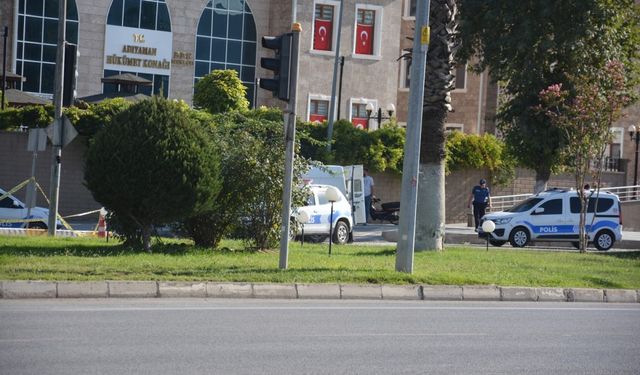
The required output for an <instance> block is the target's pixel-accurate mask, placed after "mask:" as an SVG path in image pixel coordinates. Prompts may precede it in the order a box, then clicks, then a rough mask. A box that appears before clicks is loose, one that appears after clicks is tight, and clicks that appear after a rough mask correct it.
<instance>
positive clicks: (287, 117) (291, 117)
mask: <svg viewBox="0 0 640 375" xmlns="http://www.w3.org/2000/svg"><path fill="white" fill-rule="evenodd" d="M291 31H292V33H291V34H292V35H293V36H292V39H291V55H290V56H291V57H290V58H291V60H290V65H289V66H290V71H289V79H290V84H289V104H288V105H287V109H286V110H285V112H284V123H285V128H284V129H285V141H286V153H285V162H284V189H283V192H282V231H281V233H280V261H279V268H280V269H281V270H286V269H287V267H288V266H289V232H290V230H291V190H292V185H293V158H294V156H295V155H294V145H295V140H296V97H297V93H298V87H297V86H298V55H299V50H300V32H301V31H302V28H301V26H300V24H299V23H294V24H293V26H292V29H291Z"/></svg>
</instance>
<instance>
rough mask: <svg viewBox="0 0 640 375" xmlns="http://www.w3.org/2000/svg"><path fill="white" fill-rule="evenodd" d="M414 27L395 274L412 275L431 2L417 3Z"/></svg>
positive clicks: (427, 0) (428, 0)
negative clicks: (404, 273) (397, 272)
mask: <svg viewBox="0 0 640 375" xmlns="http://www.w3.org/2000/svg"><path fill="white" fill-rule="evenodd" d="M417 3H418V4H417V9H416V27H415V35H414V38H413V53H412V61H411V81H410V82H411V85H410V88H409V90H410V94H409V118H408V121H407V135H406V141H405V144H404V155H405V157H404V164H403V165H402V190H401V192H400V225H399V227H398V250H397V254H396V271H399V272H406V273H412V272H413V253H414V247H415V238H416V207H417V202H418V181H419V178H418V173H420V137H421V134H422V112H423V103H424V81H425V68H426V65H427V51H428V50H429V37H430V32H429V6H430V0H426V1H418V2H417Z"/></svg>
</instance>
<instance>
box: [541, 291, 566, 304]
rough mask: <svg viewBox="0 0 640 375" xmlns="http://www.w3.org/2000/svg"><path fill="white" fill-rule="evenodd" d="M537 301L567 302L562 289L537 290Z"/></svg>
mask: <svg viewBox="0 0 640 375" xmlns="http://www.w3.org/2000/svg"><path fill="white" fill-rule="evenodd" d="M537 292H538V301H539V302H543V301H550V302H560V301H564V302H566V301H567V294H566V293H565V290H564V289H562V288H537Z"/></svg>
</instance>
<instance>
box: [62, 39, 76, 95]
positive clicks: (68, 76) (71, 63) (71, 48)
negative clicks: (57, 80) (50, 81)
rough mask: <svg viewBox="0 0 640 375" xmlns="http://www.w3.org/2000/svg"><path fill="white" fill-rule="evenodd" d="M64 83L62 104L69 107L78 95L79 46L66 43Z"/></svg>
mask: <svg viewBox="0 0 640 375" xmlns="http://www.w3.org/2000/svg"><path fill="white" fill-rule="evenodd" d="M62 75H63V80H62V82H63V85H62V106H63V107H69V106H71V105H72V104H73V101H74V99H75V97H76V79H77V75H78V46H77V45H75V44H71V43H65V44H64V68H63V72H62Z"/></svg>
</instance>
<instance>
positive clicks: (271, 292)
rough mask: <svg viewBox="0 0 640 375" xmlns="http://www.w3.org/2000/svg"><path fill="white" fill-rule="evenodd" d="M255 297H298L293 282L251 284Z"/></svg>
mask: <svg viewBox="0 0 640 375" xmlns="http://www.w3.org/2000/svg"><path fill="white" fill-rule="evenodd" d="M253 296H254V297H255V298H289V299H290V298H294V299H295V298H298V292H297V291H296V286H295V285H294V284H253Z"/></svg>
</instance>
